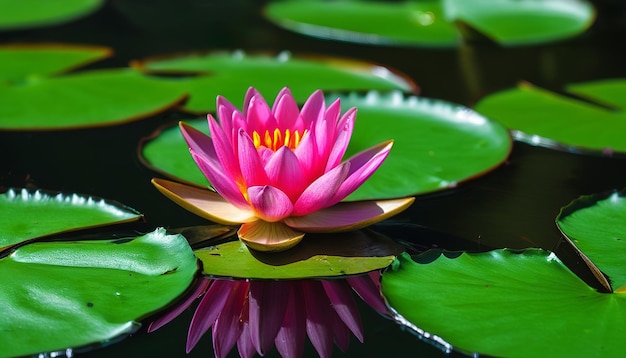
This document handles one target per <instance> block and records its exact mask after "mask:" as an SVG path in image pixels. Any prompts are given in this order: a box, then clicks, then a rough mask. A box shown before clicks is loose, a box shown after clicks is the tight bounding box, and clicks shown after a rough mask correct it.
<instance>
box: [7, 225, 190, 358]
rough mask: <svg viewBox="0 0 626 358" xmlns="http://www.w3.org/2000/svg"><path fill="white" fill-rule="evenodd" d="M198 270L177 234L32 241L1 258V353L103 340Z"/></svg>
mask: <svg viewBox="0 0 626 358" xmlns="http://www.w3.org/2000/svg"><path fill="white" fill-rule="evenodd" d="M196 270H197V265H196V258H195V256H194V255H193V252H192V251H191V249H190V248H189V246H188V245H187V241H186V240H185V238H184V237H182V236H180V235H167V234H166V233H165V230H164V229H157V230H156V231H154V232H152V233H149V234H146V235H143V236H139V237H130V238H118V239H114V240H90V241H72V242H40V243H31V244H29V245H26V246H22V247H20V248H18V249H17V250H16V251H15V252H13V253H12V254H11V255H9V256H7V257H4V258H2V259H0V277H1V279H0V280H1V284H2V290H0V303H1V305H2V307H3V312H2V315H0V342H2V355H6V356H23V355H33V354H37V353H40V352H52V351H59V350H63V351H65V349H66V348H76V347H81V346H85V345H87V344H96V343H106V342H108V341H110V340H111V339H114V338H119V336H120V335H125V334H128V333H131V332H132V331H133V330H134V329H135V328H136V327H137V325H138V323H137V322H136V321H137V320H138V319H141V318H143V317H144V316H146V315H147V314H149V313H151V312H154V311H156V310H158V309H160V308H162V307H164V306H166V305H167V304H168V303H170V302H172V301H173V300H174V299H175V298H176V297H177V296H179V295H180V294H182V293H183V292H184V291H185V290H186V289H187V287H188V286H189V285H190V283H191V281H192V280H193V277H194V274H195V272H196Z"/></svg>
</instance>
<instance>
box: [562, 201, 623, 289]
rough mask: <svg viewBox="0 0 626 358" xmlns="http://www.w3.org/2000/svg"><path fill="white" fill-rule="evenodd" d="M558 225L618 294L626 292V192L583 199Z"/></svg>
mask: <svg viewBox="0 0 626 358" xmlns="http://www.w3.org/2000/svg"><path fill="white" fill-rule="evenodd" d="M556 223H557V225H558V227H559V229H560V230H561V231H562V232H563V234H565V235H566V236H567V237H568V238H569V239H570V240H571V241H572V242H573V243H574V245H576V247H577V248H578V249H579V250H581V251H582V252H583V253H584V254H585V255H586V256H587V258H589V260H591V261H592V262H593V264H595V265H597V266H598V268H599V269H600V270H601V271H602V272H604V273H605V274H607V275H608V276H609V279H610V282H611V285H612V287H616V291H626V267H625V265H624V257H626V192H625V191H623V190H622V191H614V192H611V193H608V194H598V195H589V196H583V197H580V198H579V199H576V200H574V201H573V202H571V203H570V204H569V205H568V206H566V207H564V208H563V209H562V210H561V212H560V213H559V216H558V217H557V220H556Z"/></svg>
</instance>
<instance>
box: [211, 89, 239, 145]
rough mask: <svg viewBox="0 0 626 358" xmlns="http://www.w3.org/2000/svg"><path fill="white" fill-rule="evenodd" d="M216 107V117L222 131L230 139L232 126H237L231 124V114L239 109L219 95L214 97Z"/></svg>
mask: <svg viewBox="0 0 626 358" xmlns="http://www.w3.org/2000/svg"><path fill="white" fill-rule="evenodd" d="M216 108H217V117H218V118H219V119H220V126H221V127H222V130H223V131H224V133H225V134H226V135H227V136H228V137H229V139H231V141H232V134H233V128H238V127H235V126H233V125H234V123H233V114H234V113H239V109H238V108H237V107H235V106H234V105H233V104H232V103H230V102H229V101H228V100H227V99H226V98H224V97H222V96H219V95H218V96H217V99H216Z"/></svg>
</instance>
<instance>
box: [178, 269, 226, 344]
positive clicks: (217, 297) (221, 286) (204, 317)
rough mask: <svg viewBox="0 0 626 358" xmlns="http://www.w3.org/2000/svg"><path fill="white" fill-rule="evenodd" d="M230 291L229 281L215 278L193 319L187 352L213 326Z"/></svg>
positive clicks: (188, 335)
mask: <svg viewBox="0 0 626 358" xmlns="http://www.w3.org/2000/svg"><path fill="white" fill-rule="evenodd" d="M229 293H230V286H229V282H228V281H225V280H213V283H211V286H209V289H208V290H207V291H206V293H205V294H204V297H202V300H201V301H200V303H199V304H198V307H197V308H196V312H195V313H194V314H193V318H192V319H191V324H190V325H189V332H188V333H187V346H186V349H187V353H189V352H191V350H192V349H193V347H195V345H196V343H198V341H199V340H200V338H201V337H202V335H204V333H205V332H206V331H207V330H208V329H209V328H211V326H212V325H213V322H215V318H216V317H217V315H218V314H219V313H220V311H221V310H222V308H223V307H224V305H225V304H226V300H227V298H228V294H229Z"/></svg>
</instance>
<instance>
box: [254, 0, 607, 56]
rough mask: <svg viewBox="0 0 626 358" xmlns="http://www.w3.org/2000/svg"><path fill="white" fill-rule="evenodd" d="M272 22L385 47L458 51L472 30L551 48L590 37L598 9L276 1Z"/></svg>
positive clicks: (526, 1) (558, 1) (270, 9)
mask: <svg viewBox="0 0 626 358" xmlns="http://www.w3.org/2000/svg"><path fill="white" fill-rule="evenodd" d="M264 14H265V16H266V17H267V18H268V19H269V20H270V21H272V22H274V23H276V24H277V25H279V26H282V27H284V28H286V29H289V30H292V31H296V32H299V33H302V34H305V35H310V36H315V37H321V38H328V39H335V40H342V41H349V42H363V43H374V44H382V45H405V46H406V45H412V46H426V47H435V46H437V47H455V46H457V44H459V43H460V41H458V40H459V39H460V38H461V37H462V36H463V35H466V34H467V32H466V31H463V27H469V28H471V29H472V30H473V32H478V33H480V34H482V35H483V36H485V37H487V38H489V39H491V40H492V41H494V42H497V43H499V44H501V45H505V46H515V45H525V44H537V43H545V42H550V41H555V40H560V39H564V38H568V37H572V36H575V35H578V34H580V33H581V32H583V31H585V30H586V29H587V28H588V27H589V26H590V25H591V23H592V22H593V20H594V18H595V11H594V8H593V6H592V5H591V4H590V3H588V2H585V1H570V0H552V1H536V0H472V1H467V0H428V1H393V2H383V1H362V0H344V1H322V0H300V1H272V2H270V3H269V4H268V5H267V6H266V8H265V12H264Z"/></svg>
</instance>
